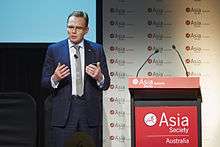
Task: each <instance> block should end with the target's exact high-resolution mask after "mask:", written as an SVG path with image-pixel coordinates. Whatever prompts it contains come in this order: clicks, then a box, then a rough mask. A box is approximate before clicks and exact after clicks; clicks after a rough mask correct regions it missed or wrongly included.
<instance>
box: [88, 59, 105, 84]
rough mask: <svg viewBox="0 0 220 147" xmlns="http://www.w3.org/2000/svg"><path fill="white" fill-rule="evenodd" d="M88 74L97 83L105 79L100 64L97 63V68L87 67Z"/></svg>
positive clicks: (93, 66) (91, 65)
mask: <svg viewBox="0 0 220 147" xmlns="http://www.w3.org/2000/svg"><path fill="white" fill-rule="evenodd" d="M86 73H87V74H88V75H90V76H91V77H92V78H93V79H95V80H96V81H98V82H100V81H101V80H102V78H103V74H102V71H101V67H100V62H97V64H96V66H95V65H93V64H89V65H88V66H86Z"/></svg>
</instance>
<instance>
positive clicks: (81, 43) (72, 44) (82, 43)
mask: <svg viewBox="0 0 220 147" xmlns="http://www.w3.org/2000/svg"><path fill="white" fill-rule="evenodd" d="M68 45H69V48H71V47H72V46H74V45H78V46H80V47H81V48H83V47H84V39H83V40H82V41H81V42H80V43H79V44H74V43H72V42H71V41H70V39H68Z"/></svg>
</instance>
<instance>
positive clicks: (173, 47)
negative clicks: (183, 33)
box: [172, 45, 189, 77]
mask: <svg viewBox="0 0 220 147" xmlns="http://www.w3.org/2000/svg"><path fill="white" fill-rule="evenodd" d="M172 49H173V50H175V51H176V53H177V54H178V56H179V58H180V60H181V62H182V65H183V67H184V69H185V72H186V76H187V77H188V76H189V72H188V71H187V68H186V65H185V64H184V62H183V59H182V57H181V55H180V53H179V51H178V50H177V49H176V46H175V45H172Z"/></svg>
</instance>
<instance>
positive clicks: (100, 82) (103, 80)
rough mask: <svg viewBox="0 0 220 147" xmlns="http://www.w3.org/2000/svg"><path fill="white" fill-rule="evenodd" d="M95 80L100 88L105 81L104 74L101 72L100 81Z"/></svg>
mask: <svg viewBox="0 0 220 147" xmlns="http://www.w3.org/2000/svg"><path fill="white" fill-rule="evenodd" d="M96 82H97V85H98V86H99V88H102V87H103V85H104V82H105V77H104V75H103V74H102V80H101V81H96Z"/></svg>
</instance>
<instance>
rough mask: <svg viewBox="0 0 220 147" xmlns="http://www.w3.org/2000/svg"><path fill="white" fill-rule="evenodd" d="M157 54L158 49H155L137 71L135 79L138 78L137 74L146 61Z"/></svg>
mask: <svg viewBox="0 0 220 147" xmlns="http://www.w3.org/2000/svg"><path fill="white" fill-rule="evenodd" d="M158 52H159V49H156V50H155V51H154V53H153V54H151V55H150V56H149V57H148V58H147V60H145V62H144V63H143V64H142V65H141V67H140V68H139V69H138V71H137V74H136V77H138V75H139V72H140V71H141V69H142V68H143V67H144V65H145V64H146V63H147V61H148V60H149V59H150V58H151V57H152V56H153V55H155V54H156V53H158Z"/></svg>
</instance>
